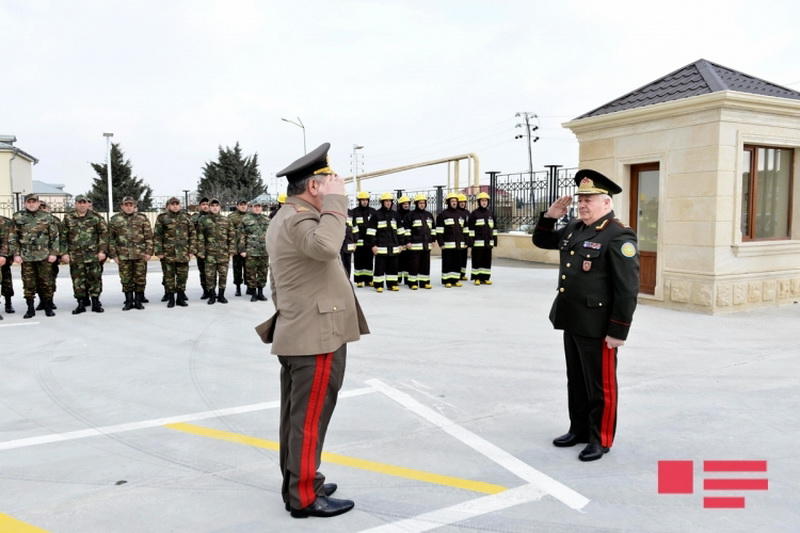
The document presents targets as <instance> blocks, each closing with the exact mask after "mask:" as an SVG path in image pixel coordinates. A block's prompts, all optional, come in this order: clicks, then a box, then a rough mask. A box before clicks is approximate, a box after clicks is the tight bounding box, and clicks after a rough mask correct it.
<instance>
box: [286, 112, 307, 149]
mask: <svg viewBox="0 0 800 533" xmlns="http://www.w3.org/2000/svg"><path fill="white" fill-rule="evenodd" d="M281 120H282V121H284V122H288V123H289V124H294V125H295V126H297V127H298V128H300V129H302V130H303V153H304V154H307V153H308V149H306V127H305V125H304V124H303V121H302V120H300V117H297V122H295V121H294V120H289V119H288V118H281Z"/></svg>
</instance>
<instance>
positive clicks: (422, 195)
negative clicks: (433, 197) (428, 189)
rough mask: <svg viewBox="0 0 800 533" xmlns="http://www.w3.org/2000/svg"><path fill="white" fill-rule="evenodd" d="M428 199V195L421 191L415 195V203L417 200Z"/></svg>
mask: <svg viewBox="0 0 800 533" xmlns="http://www.w3.org/2000/svg"><path fill="white" fill-rule="evenodd" d="M427 201H428V197H427V196H425V195H424V194H422V193H419V194H418V195H416V196H415V197H414V203H417V202H427Z"/></svg>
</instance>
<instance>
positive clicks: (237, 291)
mask: <svg viewBox="0 0 800 533" xmlns="http://www.w3.org/2000/svg"><path fill="white" fill-rule="evenodd" d="M241 295H242V284H241V283H237V284H236V296H241Z"/></svg>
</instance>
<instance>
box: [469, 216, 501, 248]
mask: <svg viewBox="0 0 800 533" xmlns="http://www.w3.org/2000/svg"><path fill="white" fill-rule="evenodd" d="M467 227H468V228H469V242H470V246H472V247H473V248H491V247H494V246H497V228H496V227H495V221H494V215H493V214H492V212H491V211H490V210H489V208H488V207H487V208H483V207H479V208H477V209H476V210H475V211H473V212H472V213H470V215H469V221H468V222H467Z"/></svg>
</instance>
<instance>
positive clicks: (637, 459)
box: [0, 261, 800, 533]
mask: <svg viewBox="0 0 800 533" xmlns="http://www.w3.org/2000/svg"><path fill="white" fill-rule="evenodd" d="M150 269H151V272H150V274H149V276H148V284H149V285H148V287H149V288H148V291H147V294H148V296H149V298H150V300H151V303H150V304H149V305H147V306H146V307H147V309H146V310H144V311H136V310H132V311H129V312H123V311H121V307H122V294H121V293H120V292H119V291H120V288H119V281H118V278H117V276H116V272H115V268H114V267H113V265H111V266H110V267H109V268H108V269H107V272H106V275H105V277H104V283H105V293H104V295H103V298H102V299H103V302H104V304H105V307H106V312H105V313H104V314H102V315H97V314H93V313H86V314H83V315H79V316H72V315H71V314H70V310H71V309H72V308H73V307H74V301H73V300H72V299H71V291H70V287H69V280H68V278H65V277H62V278H61V279H60V280H59V291H58V293H57V295H56V303H57V304H58V306H59V309H58V311H57V316H56V317H54V318H46V317H44V315H43V313H38V314H37V316H36V317H35V318H34V319H31V320H22V312H23V311H24V309H23V302H22V299H21V296H20V294H21V286H20V285H19V276H18V270H15V273H14V274H15V276H16V279H15V281H16V283H17V290H18V296H17V298H16V300H15V304H16V308H17V313H16V314H14V315H6V314H4V320H3V321H2V322H0V346H2V350H1V351H2V355H0V376H2V390H1V391H0V531H2V532H3V533H6V532H13V531H42V530H44V531H52V532H81V533H92V532H115V533H116V532H162V531H163V532H168V531H169V532H173V531H174V532H184V531H186V532H202V533H211V532H214V533H222V532H225V533H233V532H237V533H238V532H264V531H280V532H283V531H325V532H332V531H342V532H353V531H368V530H373V531H387V532H388V531H428V530H434V531H439V532H448V531H493V532H530V531H544V532H572V531H577V532H581V531H591V532H603V531H630V532H645V531H647V532H650V531H652V532H674V531H692V532H696V531H726V532H727V531H742V532H744V531H747V532H752V531H787V532H788V531H797V530H798V524H800V511H798V509H800V496H798V494H799V493H800V481H798V480H800V461H798V459H797V457H796V456H794V455H793V453H795V451H797V449H796V446H797V439H798V435H800V422H798V419H799V418H800V417H798V413H800V381H798V375H800V348H799V347H798V340H797V339H798V330H799V328H798V324H800V305H789V306H783V307H780V308H770V309H763V310H758V311H751V312H747V313H740V314H735V315H724V316H707V315H700V314H692V313H684V312H675V311H671V310H668V309H663V308H660V307H657V306H654V305H648V304H640V306H639V308H638V310H637V313H636V316H635V318H634V324H633V328H632V331H631V335H630V338H629V340H628V344H627V345H626V346H625V347H623V348H622V349H621V350H620V357H619V404H620V409H619V423H618V430H617V440H616V443H615V446H614V447H613V449H612V450H611V452H610V453H609V454H607V455H606V456H605V457H604V458H603V459H602V460H601V461H597V462H594V463H581V462H579V461H578V460H577V453H578V451H579V450H580V448H567V449H559V448H555V447H553V446H552V445H551V444H550V441H551V439H552V438H553V437H555V436H557V435H560V434H561V433H563V432H564V431H565V430H566V429H567V425H568V422H567V414H566V387H565V371H564V362H563V355H562V349H561V336H560V333H559V332H556V331H554V330H552V328H551V327H550V324H549V322H548V321H547V312H548V310H549V307H550V303H551V300H552V297H553V295H554V288H555V285H556V273H555V270H554V268H553V267H550V266H545V265H536V264H528V263H522V262H513V261H500V262H499V264H497V265H496V266H495V268H494V270H493V278H494V281H495V284H494V285H493V286H488V287H487V286H481V287H475V286H472V285H465V286H464V287H462V288H457V289H456V288H454V289H444V288H442V287H441V286H440V285H438V283H437V284H435V285H434V289H433V290H430V291H417V292H412V291H409V290H407V289H402V290H401V291H400V292H399V293H384V294H376V293H375V292H373V291H371V290H367V289H357V295H358V297H359V298H360V301H361V303H362V306H363V308H364V311H365V313H366V315H367V319H368V321H369V323H370V327H371V329H372V331H373V333H372V334H371V335H368V336H366V337H364V338H363V339H362V340H361V341H360V342H358V343H354V344H351V345H350V347H349V353H348V363H347V364H348V369H347V374H346V379H345V385H344V388H343V393H342V395H341V397H340V400H339V404H338V406H337V409H336V412H335V413H334V417H333V419H332V421H331V426H330V430H329V433H328V438H327V441H326V445H325V450H326V452H327V454H326V455H325V457H324V462H323V466H322V471H323V472H324V473H325V474H326V475H327V476H328V479H329V480H330V481H334V482H336V483H338V484H339V491H338V492H337V496H340V497H343V498H350V499H353V500H355V502H356V507H355V509H354V510H353V511H352V512H350V513H348V514H345V515H343V516H340V517H336V518H332V519H319V518H309V519H305V520H296V519H292V518H291V517H290V516H289V515H288V513H286V512H285V511H284V509H283V504H282V501H281V498H280V493H279V490H280V473H279V470H278V464H277V463H278V454H277V452H276V441H277V438H278V432H277V429H278V411H277V409H276V407H277V400H278V397H279V393H278V390H279V389H278V370H279V365H278V363H277V361H276V359H275V357H274V356H271V355H269V353H268V347H267V346H266V345H263V344H261V343H260V341H259V340H258V338H257V337H256V335H255V333H254V331H253V326H255V325H256V324H257V323H259V322H260V321H262V320H263V319H264V318H265V317H267V316H269V314H271V313H272V310H273V306H272V303H271V302H263V303H250V302H249V298H244V297H241V298H236V297H232V296H230V297H229V299H230V300H231V303H230V304H228V305H221V304H216V305H213V306H208V305H206V304H205V302H201V301H200V300H199V299H198V298H199V294H200V290H199V284H198V281H197V273H196V271H194V270H192V272H191V273H190V282H191V287H190V289H189V291H188V293H189V296H190V306H189V307H188V308H185V309H182V308H175V309H167V308H166V307H165V304H162V303H159V302H158V299H159V297H160V295H161V285H160V274H159V273H158V264H157V263H153V264H151V265H150ZM66 270H67V269H66V268H64V269H62V275H65V274H66ZM438 270H439V263H438V261H435V262H434V265H433V271H434V272H438ZM228 292H229V293H231V292H232V291H230V290H229V291H228ZM663 460H685V461H692V462H693V463H692V469H693V470H692V471H693V474H692V480H693V490H692V493H691V494H658V490H657V486H658V461H663ZM709 460H751V461H753V460H761V461H766V462H767V465H768V468H767V472H742V473H727V472H722V473H714V472H704V471H703V464H704V463H703V462H704V461H709ZM708 478H744V479H751V478H759V479H760V478H767V479H768V490H733V491H730V490H711V489H710V488H706V487H705V485H704V484H705V483H706V482H705V480H706V479H708ZM716 496H743V497H745V499H746V505H745V508H744V509H707V508H704V506H703V501H704V498H705V497H716Z"/></svg>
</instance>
